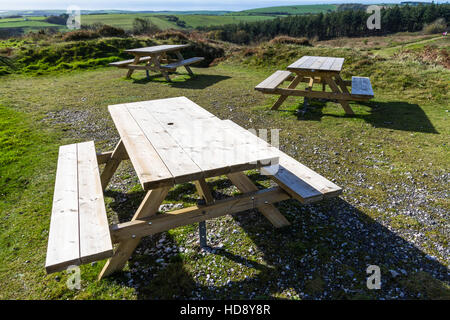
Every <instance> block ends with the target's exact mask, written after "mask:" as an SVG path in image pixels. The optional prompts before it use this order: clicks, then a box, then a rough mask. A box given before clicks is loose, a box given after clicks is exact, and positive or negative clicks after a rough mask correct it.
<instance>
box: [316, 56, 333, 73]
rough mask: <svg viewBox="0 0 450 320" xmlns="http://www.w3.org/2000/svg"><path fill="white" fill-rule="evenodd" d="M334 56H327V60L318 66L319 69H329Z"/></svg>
mask: <svg viewBox="0 0 450 320" xmlns="http://www.w3.org/2000/svg"><path fill="white" fill-rule="evenodd" d="M335 60H336V58H332V57H327V60H326V61H325V62H324V63H323V64H322V65H321V66H320V68H319V69H320V70H325V71H326V70H330V68H331V66H332V65H333V63H334V61H335Z"/></svg>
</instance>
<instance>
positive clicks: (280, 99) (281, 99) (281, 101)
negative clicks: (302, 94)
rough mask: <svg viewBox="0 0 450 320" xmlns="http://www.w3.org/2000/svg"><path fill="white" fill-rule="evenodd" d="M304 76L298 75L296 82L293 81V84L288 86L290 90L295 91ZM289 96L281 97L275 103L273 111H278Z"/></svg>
mask: <svg viewBox="0 0 450 320" xmlns="http://www.w3.org/2000/svg"><path fill="white" fill-rule="evenodd" d="M302 79H303V76H302V75H297V76H296V77H295V78H294V80H292V82H291V84H290V85H289V86H288V89H295V88H296V87H297V86H298V84H299V83H300V82H301V81H302ZM287 97H288V96H287V95H281V96H280V97H279V98H278V100H277V101H276V102H275V103H274V105H273V106H272V108H271V109H272V110H278V108H279V107H280V106H281V105H282V104H283V102H284V100H286V99H287Z"/></svg>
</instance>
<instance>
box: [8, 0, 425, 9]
mask: <svg viewBox="0 0 450 320" xmlns="http://www.w3.org/2000/svg"><path fill="white" fill-rule="evenodd" d="M420 1H427V0H420ZM345 2H347V3H355V2H359V3H377V1H376V0H374V1H370V0H359V1H358V0H353V1H345V0H340V1H339V0H336V1H335V0H317V1H314V0H300V1H299V0H282V1H270V0H221V1H214V0H129V1H127V0H97V1H94V0H43V1H39V0H16V1H13V0H0V10H24V9H33V10H45V9H66V8H67V7H68V6H69V5H77V6H79V7H80V8H81V9H82V10H83V9H84V10H98V9H122V10H137V11H138V10H245V9H252V8H262V7H270V6H279V5H296V4H315V3H317V4H319V3H345ZM379 2H384V3H387V2H394V3H395V2H400V1H395V0H385V1H383V0H381V1H379ZM379 2H378V3H379ZM430 2H431V1H430Z"/></svg>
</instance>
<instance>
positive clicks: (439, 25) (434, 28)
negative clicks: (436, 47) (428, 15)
mask: <svg viewBox="0 0 450 320" xmlns="http://www.w3.org/2000/svg"><path fill="white" fill-rule="evenodd" d="M446 30H447V23H446V22H445V19H443V18H440V19H437V20H436V21H434V22H432V23H430V24H426V25H425V26H424V27H423V32H424V33H426V34H434V33H441V32H445V31H446Z"/></svg>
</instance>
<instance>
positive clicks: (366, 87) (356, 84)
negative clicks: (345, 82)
mask: <svg viewBox="0 0 450 320" xmlns="http://www.w3.org/2000/svg"><path fill="white" fill-rule="evenodd" d="M352 94H356V95H361V96H371V97H373V96H374V94H373V90H372V84H371V83H370V79H369V78H367V77H352Z"/></svg>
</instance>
